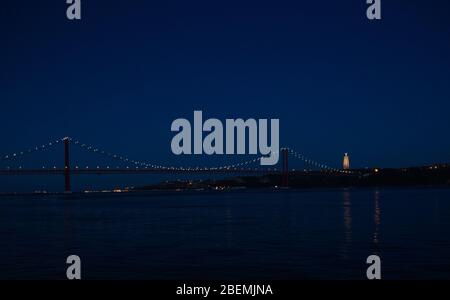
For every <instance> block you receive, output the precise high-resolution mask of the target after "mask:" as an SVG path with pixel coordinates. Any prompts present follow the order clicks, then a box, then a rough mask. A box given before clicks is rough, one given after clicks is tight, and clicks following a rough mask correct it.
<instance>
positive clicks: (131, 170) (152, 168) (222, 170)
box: [0, 137, 351, 192]
mask: <svg viewBox="0 0 450 300" xmlns="http://www.w3.org/2000/svg"><path fill="white" fill-rule="evenodd" d="M57 145H62V146H63V154H64V166H63V167H60V168H57V167H56V166H54V167H50V168H49V167H45V166H44V167H42V168H23V167H22V166H18V167H10V166H8V167H6V168H4V169H0V176H17V175H60V176H64V190H65V192H71V176H72V175H87V174H96V175H102V174H227V173H233V174H273V173H280V174H281V178H282V179H281V180H282V182H281V186H285V187H287V186H288V185H289V175H290V174H291V173H293V172H305V171H298V170H295V169H289V157H293V158H294V159H297V160H300V161H302V162H303V163H305V164H307V165H309V166H313V167H315V168H316V169H318V171H316V172H326V173H344V174H346V173H351V171H348V170H347V171H344V170H342V169H336V168H333V167H330V166H328V165H326V164H322V163H318V162H317V161H314V160H311V159H309V158H307V157H305V156H304V155H302V154H300V153H299V152H297V151H295V150H293V149H291V148H288V147H283V148H280V150H279V151H280V154H281V166H282V167H281V168H280V169H277V168H261V167H258V168H255V167H251V166H252V164H254V163H257V162H259V161H260V160H261V158H262V157H258V158H254V159H251V160H248V161H244V162H240V163H235V164H231V165H224V166H218V167H173V166H164V165H157V164H154V163H149V162H143V161H137V160H133V159H130V158H128V157H126V156H123V155H119V154H115V153H112V152H107V151H104V150H102V149H100V148H97V147H94V146H91V145H89V144H85V143H82V142H80V141H79V140H75V139H72V138H70V137H65V138H62V139H57V140H55V141H52V142H49V143H45V144H42V145H40V146H36V147H32V148H29V149H27V150H26V151H20V152H15V153H12V154H8V155H4V156H2V157H1V161H6V162H10V161H20V158H21V157H23V156H25V155H29V154H32V153H35V152H39V151H44V150H46V149H48V148H51V147H54V146H57ZM71 145H73V146H76V147H79V148H80V149H82V150H85V151H89V152H92V153H96V154H100V155H102V156H104V157H108V158H111V159H113V160H116V161H120V162H121V163H123V164H124V165H125V166H122V167H110V166H106V167H100V166H96V167H89V166H86V167H79V166H78V165H76V164H73V162H72V161H71V159H70V158H71V156H70V154H71Z"/></svg>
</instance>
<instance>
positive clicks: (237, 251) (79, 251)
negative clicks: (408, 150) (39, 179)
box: [0, 188, 450, 279]
mask: <svg viewBox="0 0 450 300" xmlns="http://www.w3.org/2000/svg"><path fill="white" fill-rule="evenodd" d="M0 236H1V237H0V278H3V279H8V278H11V279H16V278H24V279H45V278H55V279H65V276H66V275H65V274H66V267H67V265H66V258H67V256H68V255H71V254H76V255H78V256H80V257H81V262H82V277H83V278H85V279H89V278H91V279H103V278H104V279H108V278H113V279H365V273H366V268H367V265H366V258H367V257H368V256H369V255H371V254H377V255H379V256H380V257H381V260H382V276H383V278H385V279H402V278H404V279H409V278H418V279H421V278H423V279H432V278H438V279H450V189H430V188H423V189H419V188H417V189H348V190H303V191H298V190H283V191H273V190H261V191H239V192H218V193H215V192H196V193H193V192H192V193H144V194H96V195H94V194H90V195H76V194H73V195H47V196H44V195H27V196H0Z"/></svg>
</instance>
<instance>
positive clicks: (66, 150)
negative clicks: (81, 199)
mask: <svg viewBox="0 0 450 300" xmlns="http://www.w3.org/2000/svg"><path fill="white" fill-rule="evenodd" d="M63 140H64V182H65V189H64V191H65V192H66V193H70V192H71V187H70V152H69V148H70V138H68V137H65V138H64V139H63Z"/></svg>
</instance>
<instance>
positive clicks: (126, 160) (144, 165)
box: [70, 138, 278, 171]
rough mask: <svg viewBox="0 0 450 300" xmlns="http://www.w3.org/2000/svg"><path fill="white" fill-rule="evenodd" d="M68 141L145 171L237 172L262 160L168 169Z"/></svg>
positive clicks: (79, 142)
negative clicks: (217, 165) (216, 165)
mask: <svg viewBox="0 0 450 300" xmlns="http://www.w3.org/2000/svg"><path fill="white" fill-rule="evenodd" d="M70 141H71V142H73V144H74V145H76V146H78V147H80V148H81V149H83V150H86V151H89V152H92V153H96V154H99V155H102V156H104V157H108V158H112V159H114V160H117V161H120V162H123V163H125V164H132V165H134V167H135V168H139V167H142V168H146V169H149V168H150V169H157V170H167V171H212V170H238V169H239V170H243V168H242V167H246V166H248V165H250V164H252V163H256V162H259V161H260V160H261V159H262V158H263V157H262V156H261V157H257V158H254V159H251V160H247V161H244V162H240V163H235V164H231V165H225V166H219V167H169V166H162V165H155V164H152V163H148V162H144V161H139V160H134V159H131V158H128V157H126V156H124V155H121V154H117V153H113V152H109V151H105V150H103V149H100V148H98V147H95V146H92V145H89V144H87V143H83V142H81V141H79V140H73V139H71V138H70ZM277 152H278V151H277ZM127 168H130V166H127ZM245 170H258V169H257V168H247V169H245ZM273 170H274V171H276V170H277V169H276V168H275V169H273Z"/></svg>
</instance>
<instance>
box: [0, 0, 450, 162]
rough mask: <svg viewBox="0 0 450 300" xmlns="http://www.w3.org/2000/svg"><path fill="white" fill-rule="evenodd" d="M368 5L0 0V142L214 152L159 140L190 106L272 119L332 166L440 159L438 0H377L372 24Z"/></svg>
mask: <svg viewBox="0 0 450 300" xmlns="http://www.w3.org/2000/svg"><path fill="white" fill-rule="evenodd" d="M366 7H367V5H366V4H365V0H352V1H348V0H341V1H338V0H326V1H325V0H320V1H299V0H296V1H288V2H287V1H286V2H285V1H270V2H269V1H267V2H266V1H256V2H253V1H125V0H122V1H117V0H114V1H112V0H109V1H106V0H95V1H94V0H84V1H82V20H81V21H68V20H67V19H66V15H65V10H66V4H65V1H64V0H58V1H49V0H46V1H7V2H5V3H2V4H1V6H0V25H1V27H0V33H1V47H0V66H1V68H0V76H1V85H0V99H1V109H0V139H1V148H0V153H1V154H8V153H11V152H15V151H20V150H21V149H27V148H28V147H30V146H34V145H35V144H42V143H44V142H48V141H51V140H54V139H56V138H60V137H64V136H67V135H68V136H73V137H76V138H78V139H80V140H82V141H85V142H87V143H91V144H94V145H98V146H101V147H102V148H105V149H107V150H110V151H113V152H118V153H124V154H126V155H128V156H129V157H132V158H134V159H138V160H145V161H150V162H152V161H154V162H157V163H160V164H164V163H167V164H174V165H193V164H202V163H204V164H216V163H220V162H221V161H223V160H225V159H226V158H223V157H206V158H205V157H202V158H194V157H175V156H174V155H173V154H172V153H171V151H170V140H171V138H172V136H173V134H172V133H171V132H170V124H171V122H172V121H173V120H174V119H176V118H179V117H185V118H189V119H192V116H193V111H194V110H203V112H204V115H205V118H208V117H214V118H220V119H222V120H224V119H225V118H279V119H280V124H281V125H280V126H281V129H280V134H281V144H282V145H289V146H291V147H292V148H295V149H297V150H299V151H300V152H302V153H304V154H305V155H307V156H309V157H311V158H313V159H315V160H318V161H321V162H325V163H328V164H329V165H331V166H336V167H338V166H340V164H341V158H342V154H343V153H344V152H349V153H350V156H351V159H352V166H353V167H365V166H382V167H386V166H392V167H397V166H410V165H421V164H428V163H434V162H448V161H450V139H449V138H448V132H449V130H450V118H449V112H450V89H449V83H450V18H449V14H450V4H449V2H448V1H444V0H438V1H418V0H417V1H416V0H414V1H412V0H408V1H406V0H402V1H386V0H384V1H382V17H383V19H382V20H381V21H377V22H370V21H369V20H367V18H366V12H365V11H366ZM49 153H50V152H49ZM55 154H56V155H58V160H54V159H52V155H53V156H54V155H55ZM74 155H75V154H74ZM85 155H86V157H85ZM89 155H91V154H82V153H80V154H79V155H78V156H75V157H74V159H76V160H77V161H80V162H82V161H83V160H86V161H87V160H89V159H90V158H89V157H88V156H89ZM61 159H62V150H61V151H57V152H56V153H55V152H53V153H52V154H48V155H47V156H46V157H43V158H42V164H52V163H53V162H52V161H55V163H59V164H60V161H61ZM228 159H229V160H231V161H234V162H237V161H240V160H241V159H244V158H239V157H231V158H228ZM5 165H7V164H5V163H2V167H4V166H5Z"/></svg>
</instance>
